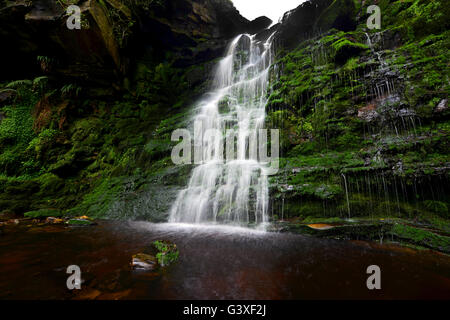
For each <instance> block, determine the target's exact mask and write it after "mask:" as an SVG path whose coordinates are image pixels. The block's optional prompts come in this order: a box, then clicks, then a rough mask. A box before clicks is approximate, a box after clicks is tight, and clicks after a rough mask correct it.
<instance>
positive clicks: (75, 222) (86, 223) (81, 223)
mask: <svg viewBox="0 0 450 320" xmlns="http://www.w3.org/2000/svg"><path fill="white" fill-rule="evenodd" d="M66 224H68V225H69V226H93V225H96V223H95V222H93V221H91V220H89V219H70V220H69V221H67V222H66Z"/></svg>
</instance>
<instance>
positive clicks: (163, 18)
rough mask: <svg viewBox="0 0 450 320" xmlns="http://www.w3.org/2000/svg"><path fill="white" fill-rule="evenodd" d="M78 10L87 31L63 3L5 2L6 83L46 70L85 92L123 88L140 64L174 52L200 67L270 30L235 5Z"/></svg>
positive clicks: (185, 1) (177, 3)
mask: <svg viewBox="0 0 450 320" xmlns="http://www.w3.org/2000/svg"><path fill="white" fill-rule="evenodd" d="M72 3H76V4H77V5H78V6H79V7H80V8H81V30H69V29H68V28H67V27H66V21H67V16H66V15H65V11H66V5H65V4H63V2H60V1H52V0H38V1H32V2H31V1H8V4H7V5H5V3H3V2H2V4H3V5H2V7H1V9H0V41H1V42H2V43H3V44H5V45H4V46H2V47H3V48H4V50H3V54H4V55H5V56H4V59H2V61H1V62H0V67H1V68H2V75H1V77H2V78H4V79H13V78H20V77H22V78H25V77H27V76H29V75H34V74H36V73H37V72H39V69H42V70H44V71H46V72H48V73H49V74H50V75H57V76H59V77H61V76H62V77H65V78H69V79H74V80H76V81H78V82H80V81H82V82H83V83H84V84H89V83H92V84H95V85H98V84H103V85H105V86H107V85H111V81H114V82H115V83H116V85H119V86H120V85H121V80H122V79H123V78H124V77H126V76H127V75H128V74H129V73H130V72H132V70H133V66H134V62H135V61H136V60H139V59H141V58H142V57H144V59H148V58H149V57H150V58H151V59H161V60H162V59H165V53H166V52H167V51H170V52H174V53H175V57H176V58H177V60H178V62H177V64H178V65H179V66H188V65H192V64H196V63H202V62H205V61H208V60H211V59H214V58H215V57H217V56H219V55H221V54H223V50H224V48H225V46H226V44H227V40H228V39H230V38H232V37H233V36H235V35H237V34H238V33H242V32H251V33H256V32H258V31H260V30H261V29H263V28H265V27H267V26H268V25H270V23H269V21H270V19H268V18H264V17H262V18H259V19H256V20H255V21H252V22H250V21H248V20H247V19H245V18H243V17H242V16H241V15H240V14H239V12H238V11H237V10H236V8H235V7H234V6H233V4H232V2H231V1H229V0H170V1H163V2H161V1H139V2H134V1H117V0H105V1H96V0H90V1H73V2H72ZM0 5H1V4H0ZM37 57H41V60H40V62H41V63H40V65H39V63H38V61H37V60H36V59H37ZM43 60H44V61H45V63H44V64H43V63H42V61H43ZM19 75H20V76H19Z"/></svg>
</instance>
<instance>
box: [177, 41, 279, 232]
mask: <svg viewBox="0 0 450 320" xmlns="http://www.w3.org/2000/svg"><path fill="white" fill-rule="evenodd" d="M272 38H273V36H271V37H270V38H269V40H268V41H267V42H266V43H261V42H258V41H256V40H255V39H254V37H252V36H250V35H246V34H244V35H240V36H238V37H237V38H235V39H234V40H233V41H232V43H231V44H230V46H229V48H228V51H227V54H226V56H225V57H224V58H223V59H222V60H221V61H220V62H219V64H218V66H217V70H216V74H215V83H214V89H213V90H212V91H211V92H210V93H209V94H208V95H207V97H208V98H206V99H205V100H203V101H201V102H200V103H199V106H198V108H199V112H198V114H197V115H196V117H195V119H194V120H195V121H196V122H198V121H199V122H201V123H202V130H201V132H200V130H199V132H196V133H195V135H196V137H197V138H198V137H199V134H201V136H200V139H201V138H202V137H203V136H204V134H205V132H206V131H207V130H210V129H217V130H219V131H220V132H222V133H223V134H222V136H223V138H222V140H221V141H209V143H208V141H204V142H203V149H202V152H203V161H202V162H201V164H200V165H198V166H197V167H196V168H195V169H194V171H193V174H192V176H191V179H190V181H189V185H188V186H187V188H186V189H184V190H182V191H180V193H179V194H178V197H177V200H176V202H175V203H174V205H173V206H172V209H171V213H170V220H169V221H170V222H172V223H226V224H238V225H245V224H249V223H256V224H264V223H266V222H268V200H269V191H268V178H267V168H266V165H265V164H262V163H260V162H259V160H258V156H257V155H255V154H254V153H253V152H249V150H254V149H252V145H251V144H252V143H254V142H255V139H254V137H256V134H257V133H258V130H259V129H262V128H263V127H264V123H265V116H266V114H265V106H266V103H267V86H268V75H269V68H270V65H271V64H272V59H273V55H272V49H271V40H272ZM226 134H231V135H235V137H236V142H235V150H236V153H237V155H236V157H235V158H233V159H223V150H224V149H225V147H224V145H225V142H224V139H225V136H226ZM252 137H253V138H252ZM200 141H202V140H200Z"/></svg>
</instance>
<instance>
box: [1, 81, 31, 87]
mask: <svg viewBox="0 0 450 320" xmlns="http://www.w3.org/2000/svg"><path fill="white" fill-rule="evenodd" d="M32 85H33V81H31V80H16V81H13V82H10V83H8V84H7V85H6V88H10V89H18V88H23V87H29V86H32Z"/></svg>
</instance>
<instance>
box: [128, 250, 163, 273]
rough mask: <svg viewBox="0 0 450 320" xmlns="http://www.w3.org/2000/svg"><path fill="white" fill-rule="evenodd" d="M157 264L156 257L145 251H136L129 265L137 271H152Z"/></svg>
mask: <svg viewBox="0 0 450 320" xmlns="http://www.w3.org/2000/svg"><path fill="white" fill-rule="evenodd" d="M157 266H158V262H157V259H156V257H154V256H152V255H149V254H146V253H138V254H135V255H133V258H132V261H131V267H132V268H133V270H138V271H152V270H154V269H156V267H157Z"/></svg>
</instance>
